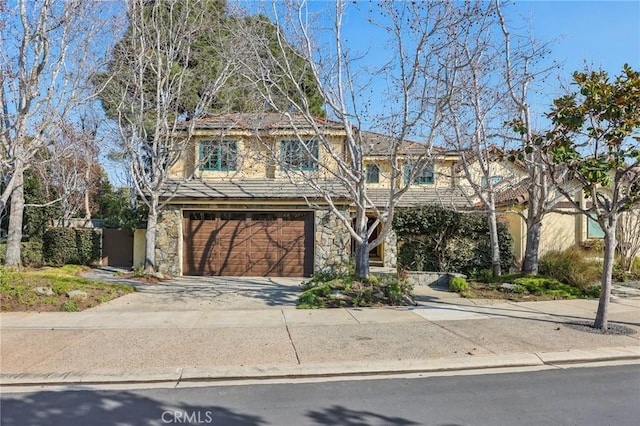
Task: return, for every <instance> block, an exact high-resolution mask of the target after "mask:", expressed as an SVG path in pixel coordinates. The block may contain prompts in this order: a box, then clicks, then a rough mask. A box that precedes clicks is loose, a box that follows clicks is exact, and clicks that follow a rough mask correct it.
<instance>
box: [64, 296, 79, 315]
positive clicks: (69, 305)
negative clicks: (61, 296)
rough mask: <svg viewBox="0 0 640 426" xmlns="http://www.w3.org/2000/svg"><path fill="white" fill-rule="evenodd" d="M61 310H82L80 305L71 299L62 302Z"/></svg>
mask: <svg viewBox="0 0 640 426" xmlns="http://www.w3.org/2000/svg"><path fill="white" fill-rule="evenodd" d="M60 310H61V311H62V312H78V311H79V310H80V307H79V306H78V303H77V302H76V301H75V300H72V299H69V300H67V301H66V302H64V303H63V304H62V307H61V308H60Z"/></svg>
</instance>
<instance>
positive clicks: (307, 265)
mask: <svg viewBox="0 0 640 426" xmlns="http://www.w3.org/2000/svg"><path fill="white" fill-rule="evenodd" d="M184 217H185V219H184V250H183V252H184V257H183V271H184V273H185V274H188V275H189V274H190V275H230V276H231V275H235V276H243V275H244V276H303V275H310V274H311V272H312V262H313V214H312V213H310V212H242V213H235V212H202V211H200V212H189V211H185V212H184ZM197 218H199V219H203V220H196V219H197ZM204 219H206V220H204ZM237 219H242V220H237Z"/></svg>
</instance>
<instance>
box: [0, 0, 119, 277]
mask: <svg viewBox="0 0 640 426" xmlns="http://www.w3.org/2000/svg"><path fill="white" fill-rule="evenodd" d="M0 6H1V7H2V9H3V10H2V11H3V20H2V21H3V22H2V26H1V27H0V30H1V34H2V35H1V43H2V45H1V47H0V52H1V53H0V75H2V84H1V86H0V114H1V116H0V142H1V144H2V145H1V148H0V151H1V154H2V157H1V161H0V166H1V168H2V176H3V181H4V187H3V191H2V195H1V197H0V212H2V210H3V209H4V207H5V205H6V203H7V201H8V200H9V198H11V210H10V214H9V235H8V240H7V257H6V264H7V265H8V266H18V265H19V264H20V241H21V239H22V220H23V213H24V188H23V182H24V171H25V170H26V169H27V168H28V167H30V165H31V162H32V160H33V158H34V155H35V154H36V153H37V152H39V151H40V150H41V149H42V148H43V147H45V146H46V145H47V144H48V142H49V141H51V140H52V137H51V135H52V134H53V133H54V132H55V124H56V123H57V122H60V121H63V120H64V119H65V117H68V116H69V114H70V113H71V112H72V111H73V110H74V108H76V107H78V106H79V105H81V104H82V103H83V102H85V101H87V100H88V98H90V95H88V94H87V93H88V92H87V91H86V89H87V85H86V83H87V77H88V75H89V74H90V72H91V70H92V69H95V68H96V67H97V66H98V62H97V60H96V58H99V57H100V53H101V52H102V51H103V49H104V44H103V43H101V42H98V41H96V40H97V39H98V38H99V37H100V35H103V34H104V33H103V31H104V30H105V25H106V22H107V21H108V16H109V12H108V11H106V10H105V8H106V7H107V6H108V3H107V2H94V1H91V0H68V1H56V0H42V1H29V0H17V1H11V2H2V4H1V5H0Z"/></svg>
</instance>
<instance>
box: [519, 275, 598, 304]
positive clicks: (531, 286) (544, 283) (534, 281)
mask: <svg viewBox="0 0 640 426" xmlns="http://www.w3.org/2000/svg"><path fill="white" fill-rule="evenodd" d="M512 282H513V284H515V285H516V288H515V289H514V290H513V291H514V292H515V293H520V294H535V295H542V294H546V295H550V296H554V297H562V298H566V299H571V298H576V297H583V296H585V292H583V290H581V289H579V288H577V287H574V286H571V285H568V284H563V283H561V282H560V281H558V280H557V279H555V278H547V277H540V276H536V277H522V278H516V279H514V280H513V281H512Z"/></svg>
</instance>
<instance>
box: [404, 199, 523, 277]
mask: <svg viewBox="0 0 640 426" xmlns="http://www.w3.org/2000/svg"><path fill="white" fill-rule="evenodd" d="M393 228H394V231H395V232H396V234H397V235H398V239H399V241H400V245H399V250H398V267H399V268H400V269H408V270H412V271H448V272H460V273H464V274H467V275H470V274H471V272H472V271H474V270H475V271H477V270H480V269H487V268H490V267H491V244H490V240H489V226H488V223H487V217H486V216H485V215H483V214H471V213H460V212H456V211H453V210H449V209H445V208H442V207H439V206H435V205H428V206H424V207H421V208H416V209H408V210H404V211H401V212H398V213H397V214H396V216H395V218H394V222H393ZM498 240H499V244H500V259H501V263H502V265H501V266H502V268H503V269H504V270H505V271H507V270H509V269H510V267H511V266H512V265H513V254H512V245H513V242H512V238H511V234H510V233H509V230H508V229H507V226H506V225H505V224H504V223H498Z"/></svg>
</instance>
